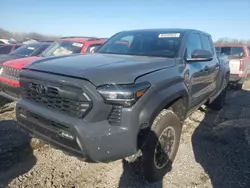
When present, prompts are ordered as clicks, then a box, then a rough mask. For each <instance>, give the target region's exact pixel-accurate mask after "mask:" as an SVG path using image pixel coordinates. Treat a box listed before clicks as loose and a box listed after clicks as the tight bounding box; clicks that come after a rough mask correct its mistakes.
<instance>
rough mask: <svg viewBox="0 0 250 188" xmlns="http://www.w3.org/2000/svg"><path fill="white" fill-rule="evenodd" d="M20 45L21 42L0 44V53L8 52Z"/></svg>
mask: <svg viewBox="0 0 250 188" xmlns="http://www.w3.org/2000/svg"><path fill="white" fill-rule="evenodd" d="M21 46H23V44H1V45H0V54H9V53H11V52H13V51H14V50H16V49H17V48H19V47H21Z"/></svg>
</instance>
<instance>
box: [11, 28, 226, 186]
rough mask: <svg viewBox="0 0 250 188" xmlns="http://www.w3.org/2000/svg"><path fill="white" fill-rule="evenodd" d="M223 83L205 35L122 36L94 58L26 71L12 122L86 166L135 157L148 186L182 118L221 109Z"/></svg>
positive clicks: (161, 168)
mask: <svg viewBox="0 0 250 188" xmlns="http://www.w3.org/2000/svg"><path fill="white" fill-rule="evenodd" d="M229 75H230V71H229V66H228V60H227V58H225V57H221V58H218V57H217V55H216V52H215V47H214V45H213V42H212V39H211V36H210V35H209V34H207V33H205V32H201V31H197V30H189V29H152V30H134V31H123V32H119V33H117V34H115V35H114V36H113V37H111V38H110V39H109V40H108V41H107V42H106V43H105V44H104V45H102V46H101V47H100V48H99V49H97V50H96V52H95V53H93V54H88V55H74V56H71V55H69V56H64V57H50V58H45V59H41V60H37V61H35V62H33V63H31V64H29V65H27V66H26V67H25V68H24V69H23V70H22V71H21V74H20V85H21V86H20V87H21V99H20V100H19V101H18V103H17V107H16V116H17V120H18V122H19V123H20V124H21V128H22V129H24V130H26V131H27V132H29V133H30V134H31V135H34V136H36V137H39V138H41V139H42V140H44V141H46V142H48V143H50V144H51V145H53V146H55V147H57V148H60V149H61V150H63V151H65V152H66V153H68V154H71V155H73V156H76V157H78V158H81V159H86V161H89V162H90V161H92V162H93V161H94V162H109V161H114V160H118V159H124V158H126V159H129V158H131V156H133V155H136V156H139V155H137V154H138V153H141V154H142V155H141V156H140V160H139V161H141V163H142V166H143V167H144V172H145V177H146V179H147V180H148V181H151V182H152V181H157V180H159V179H161V178H162V177H163V176H165V174H166V173H167V172H168V170H169V167H171V164H172V162H173V160H174V158H175V156H176V153H177V150H178V146H179V142H180V136H181V130H182V122H183V121H184V120H185V118H186V117H187V116H188V115H190V114H191V113H192V112H193V111H194V110H196V109H197V108H199V107H200V106H201V105H203V104H205V105H207V106H208V107H210V108H212V109H215V110H219V109H221V108H222V107H223V104H224V100H225V96H226V86H227V82H228V79H229ZM138 158H139V157H138Z"/></svg>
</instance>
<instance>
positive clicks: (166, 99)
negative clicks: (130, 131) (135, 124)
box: [139, 82, 189, 128]
mask: <svg viewBox="0 0 250 188" xmlns="http://www.w3.org/2000/svg"><path fill="white" fill-rule="evenodd" d="M155 95H157V96H154V97H151V98H150V99H149V100H148V101H147V102H146V103H145V104H144V108H143V110H142V111H141V112H140V115H139V125H140V126H141V128H147V127H150V126H151V125H152V123H153V121H154V119H155V117H156V116H157V115H158V114H159V113H160V112H161V111H162V109H164V108H166V107H167V106H168V105H169V104H171V103H172V102H174V101H176V100H177V99H180V98H181V99H182V102H183V105H184V107H185V111H184V116H185V117H186V115H187V111H188V105H189V95H188V90H187V88H186V86H185V84H184V83H183V82H182V83H177V84H175V85H172V86H170V87H167V88H165V89H163V90H161V91H157V92H155Z"/></svg>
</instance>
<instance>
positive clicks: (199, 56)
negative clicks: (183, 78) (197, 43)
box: [186, 50, 213, 62]
mask: <svg viewBox="0 0 250 188" xmlns="http://www.w3.org/2000/svg"><path fill="white" fill-rule="evenodd" d="M212 59H213V54H212V53H211V52H210V51H208V50H194V51H193V52H192V54H191V58H186V61H187V62H197V61H211V60H212Z"/></svg>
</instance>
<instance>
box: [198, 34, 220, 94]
mask: <svg viewBox="0 0 250 188" xmlns="http://www.w3.org/2000/svg"><path fill="white" fill-rule="evenodd" d="M201 39H202V48H203V49H204V50H207V51H209V52H211V54H213V59H212V60H211V61H207V62H205V63H206V67H207V68H206V69H207V79H206V81H205V82H206V87H207V96H206V97H209V96H211V94H212V93H215V92H216V88H217V87H216V83H220V82H217V81H216V80H217V79H221V78H219V75H220V74H219V70H220V62H219V59H218V58H217V56H216V54H215V51H214V48H213V42H212V38H211V37H210V36H209V35H207V34H201Z"/></svg>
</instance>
